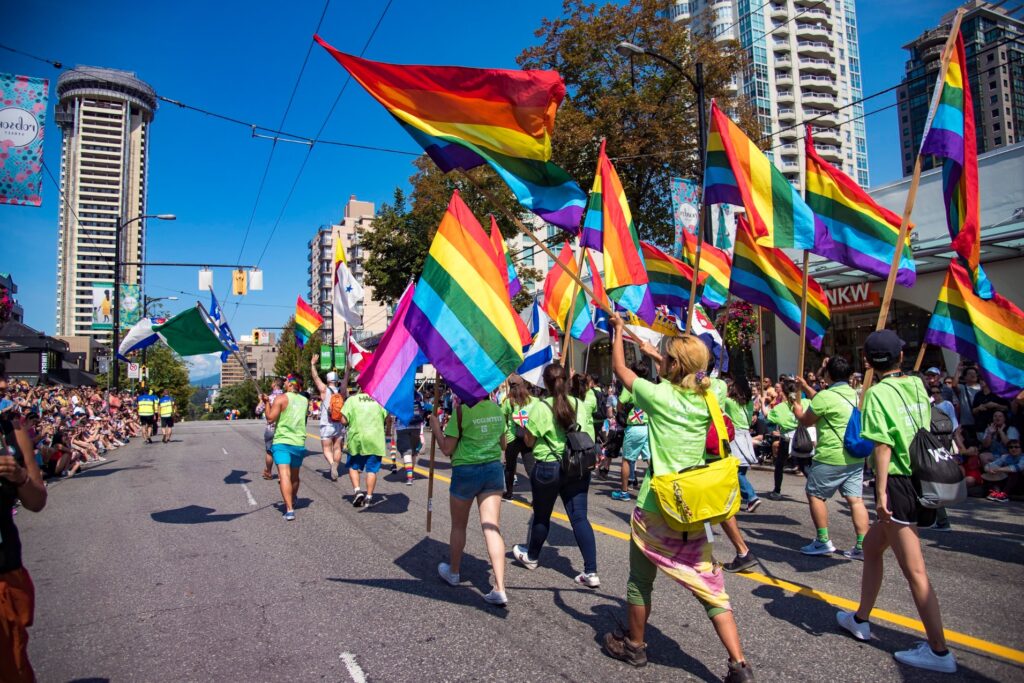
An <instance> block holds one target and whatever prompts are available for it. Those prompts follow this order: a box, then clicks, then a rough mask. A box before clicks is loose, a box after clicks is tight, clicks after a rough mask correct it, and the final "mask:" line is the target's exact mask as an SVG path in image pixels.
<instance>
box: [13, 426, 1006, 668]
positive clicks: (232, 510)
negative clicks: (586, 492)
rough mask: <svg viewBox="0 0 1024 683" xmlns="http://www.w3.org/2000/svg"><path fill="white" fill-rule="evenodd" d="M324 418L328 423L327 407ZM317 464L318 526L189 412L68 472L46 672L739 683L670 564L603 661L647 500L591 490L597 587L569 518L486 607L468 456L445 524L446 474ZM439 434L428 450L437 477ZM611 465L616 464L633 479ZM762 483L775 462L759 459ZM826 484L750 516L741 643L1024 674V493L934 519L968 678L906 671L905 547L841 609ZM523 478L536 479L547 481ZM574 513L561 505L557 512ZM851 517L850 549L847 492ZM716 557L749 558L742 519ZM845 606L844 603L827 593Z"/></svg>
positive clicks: (513, 518)
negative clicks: (461, 513)
mask: <svg viewBox="0 0 1024 683" xmlns="http://www.w3.org/2000/svg"><path fill="white" fill-rule="evenodd" d="M310 433H315V425H314V424H313V423H310ZM307 445H308V447H309V449H310V451H311V455H310V457H309V458H307V459H306V462H305V465H304V467H303V471H302V489H301V500H300V504H299V506H298V509H297V516H298V519H297V520H296V521H295V522H293V523H287V522H285V521H283V520H282V517H281V511H280V509H279V503H280V494H279V491H278V487H277V482H276V481H273V482H268V481H264V480H263V479H262V478H261V477H260V471H261V469H262V465H263V448H262V425H261V424H260V423H257V422H255V421H252V422H250V421H241V422H230V423H228V422H199V423H187V424H182V425H179V426H178V427H177V428H176V429H175V439H174V442H173V443H171V444H168V445H163V444H160V443H156V444H153V445H149V446H147V445H145V444H142V443H141V442H139V441H138V440H136V441H135V442H133V443H132V444H131V445H130V446H128V447H126V448H122V449H119V450H118V451H116V452H115V453H113V454H112V456H111V457H110V459H109V461H108V462H106V463H103V464H101V465H97V466H95V467H93V468H91V469H89V470H87V471H85V472H83V473H81V474H79V475H78V476H76V477H74V478H73V479H70V480H61V481H57V482H54V483H53V484H51V486H50V489H49V492H50V493H49V502H48V504H47V507H46V509H45V510H44V511H43V512H42V513H40V514H32V513H29V512H26V511H21V512H20V514H19V515H18V516H17V523H18V525H19V527H20V529H21V532H22V537H23V542H24V545H25V565H26V567H27V568H28V569H29V571H30V572H31V573H32V576H33V578H34V580H35V584H36V589H37V605H36V622H35V625H34V626H33V628H32V629H31V632H30V633H31V641H30V652H31V658H32V662H33V664H34V666H35V668H36V672H37V674H38V676H39V679H40V680H41V681H44V682H45V681H71V680H88V681H103V680H110V681H314V680H329V681H354V682H355V683H359V682H360V681H363V680H368V681H447V680H451V681H457V680H458V681H465V680H514V681H551V680H567V681H604V680H609V681H610V680H628V681H667V680H698V681H714V680H721V677H722V676H723V675H724V673H725V671H726V656H725V652H724V649H723V648H722V647H721V645H720V643H719V642H718V640H717V638H716V637H715V635H714V631H713V630H712V628H711V625H710V623H709V622H708V620H707V618H706V617H705V615H704V611H703V610H702V609H701V608H700V606H699V605H698V604H697V603H696V601H695V600H694V599H693V598H692V597H691V596H690V595H689V594H688V593H687V592H686V591H684V590H683V589H682V588H680V587H679V586H678V585H676V584H674V583H673V582H671V581H669V580H668V579H667V578H666V577H664V576H662V577H660V578H659V579H658V582H657V583H656V585H655V592H654V612H653V615H652V618H651V625H650V628H649V631H648V636H647V640H648V644H649V648H648V656H649V658H650V664H649V666H647V667H646V668H645V669H639V670H635V669H632V668H631V667H629V666H627V665H625V664H622V663H620V662H617V661H614V660H611V659H609V658H607V657H606V656H605V655H603V654H602V653H601V651H600V649H599V646H598V642H599V639H600V638H601V636H602V634H603V633H604V632H606V631H608V630H610V629H613V628H615V627H616V626H617V620H619V619H622V620H625V612H624V605H625V601H624V594H625V583H626V577H627V574H628V518H629V515H630V513H631V511H632V505H631V504H630V503H625V502H619V501H615V500H613V499H611V498H610V497H609V494H610V493H611V491H612V490H613V485H612V483H611V482H610V481H609V482H595V484H594V486H593V487H592V488H591V496H590V509H591V521H592V523H593V524H594V526H595V528H596V530H597V532H598V533H597V542H598V561H599V574H600V577H601V582H602V585H601V587H600V588H599V589H597V590H590V589H585V588H580V587H577V586H576V585H575V584H574V583H573V581H572V577H573V576H575V574H576V573H577V572H578V571H580V570H581V569H582V560H581V558H580V555H579V551H578V550H577V549H576V547H575V544H574V542H573V538H572V534H571V532H570V531H569V529H568V523H567V522H566V521H565V518H564V517H562V518H561V519H559V520H557V528H556V529H554V530H553V532H552V535H551V537H550V539H549V542H550V546H549V547H548V548H546V549H545V552H544V554H543V555H542V558H541V562H542V566H541V568H539V569H537V570H536V571H532V572H531V571H527V570H525V569H523V568H522V567H519V566H517V565H515V564H513V563H512V562H511V556H509V564H508V570H507V584H508V595H509V600H510V604H509V605H508V608H507V609H501V608H495V607H491V606H488V605H486V604H485V603H484V602H483V600H482V599H481V597H482V595H483V594H484V593H486V592H487V590H488V589H489V585H490V584H489V568H488V565H487V561H486V553H485V552H484V548H483V541H482V535H481V533H480V530H479V524H478V523H477V522H476V521H475V520H471V524H470V529H469V544H468V547H467V557H466V559H465V562H464V564H463V568H462V576H463V584H462V585H461V586H459V587H458V588H452V587H449V586H448V585H446V584H444V583H442V582H441V581H440V579H438V577H437V573H436V566H437V563H438V562H439V561H441V560H443V559H446V557H447V537H448V528H449V524H448V509H447V508H448V504H447V500H448V490H447V483H446V478H447V474H448V471H449V468H448V466H447V464H441V463H442V461H443V457H439V458H438V463H439V464H438V468H437V474H438V479H437V481H436V484H435V498H434V506H433V509H434V526H433V532H432V533H431V534H429V535H428V534H427V533H426V532H425V516H426V509H427V482H426V480H425V478H424V477H422V476H420V475H419V474H418V475H417V479H416V481H415V484H414V485H413V486H411V487H407V486H406V485H405V482H404V475H402V476H396V475H389V476H387V477H386V478H385V479H384V481H382V482H381V485H380V486H379V488H378V492H379V493H380V494H383V495H384V499H383V500H382V501H381V502H379V503H377V504H376V505H375V506H373V507H371V508H367V509H356V508H353V507H352V506H351V504H350V499H351V495H352V491H351V487H350V485H349V484H348V482H347V479H346V478H345V477H342V478H341V479H340V480H339V481H338V482H337V483H335V482H332V481H330V479H329V478H327V476H326V463H325V461H324V460H323V458H322V456H321V455H320V444H319V441H318V440H314V439H310V440H309V442H308V444H307ZM426 462H427V460H426V450H425V451H424V453H423V456H422V457H421V459H420V463H419V464H420V467H422V468H423V472H425V471H426V470H425V468H426ZM615 473H616V472H615V470H613V474H615ZM751 478H752V481H753V483H754V486H755V487H756V488H757V489H758V490H759V491H765V490H768V489H769V488H770V483H771V475H770V473H768V472H754V473H752V477H751ZM803 482H804V480H803V479H802V478H799V477H795V476H787V479H786V484H785V494H786V499H785V500H783V501H780V502H772V501H768V500H765V502H764V504H763V505H762V506H761V508H760V509H759V510H758V511H757V512H756V513H753V514H741V515H740V524H741V526H742V528H743V530H744V533H745V535H746V537H747V539H748V542H749V544H750V546H751V548H752V549H753V551H754V552H755V554H756V555H757V556H758V557H759V558H760V560H761V563H760V565H759V566H758V567H757V569H756V571H754V572H751V573H748V574H741V575H729V576H728V578H727V580H726V586H727V589H728V591H729V594H730V596H731V597H732V601H733V608H734V610H735V614H736V619H737V622H738V624H739V628H740V634H741V637H742V641H743V647H744V649H745V651H746V655H747V659H748V661H749V662H750V663H751V664H752V665H753V666H754V669H755V672H756V674H757V679H758V680H759V681H762V682H763V681H829V682H830V683H839V682H843V681H851V682H854V681H856V682H860V681H904V680H905V681H947V680H948V681H952V680H957V681H1001V682H1002V681H1024V628H1022V626H1024V619H1022V617H1021V614H1022V598H1021V591H1020V588H1021V586H1024V566H1022V560H1024V524H1022V522H1021V511H1022V509H1024V508H1022V504H1021V503H1009V504H997V503H990V502H988V501H985V500H973V499H972V500H969V501H967V502H966V503H965V504H963V505H962V506H959V507H958V508H957V509H954V510H951V511H950V513H951V519H952V522H953V525H954V527H955V528H954V531H953V532H952V533H944V534H940V533H937V532H933V531H924V532H922V536H923V539H924V547H925V559H926V562H927V565H928V569H929V574H930V576H931V580H932V582H933V584H934V586H935V587H936V589H937V591H938V594H939V600H940V602H941V605H942V612H943V617H944V620H945V625H946V628H947V629H948V630H949V631H950V632H951V633H950V645H951V648H952V650H953V651H954V652H955V654H956V656H957V658H958V660H959V662H960V671H959V672H958V674H956V675H955V676H949V675H942V674H929V673H928V672H922V671H919V670H916V669H910V668H906V667H903V666H902V665H899V664H897V663H896V662H895V661H894V660H893V658H892V653H893V652H894V651H896V650H899V649H904V648H907V647H910V646H912V645H913V644H914V642H915V641H917V640H921V639H923V634H922V633H921V630H920V624H919V623H918V622H917V614H916V611H915V609H914V605H913V601H912V600H911V596H910V592H909V589H908V588H907V586H906V582H905V581H904V579H903V577H902V575H901V574H900V572H899V569H898V567H897V565H896V562H895V559H894V558H892V556H891V555H890V556H889V558H888V560H887V564H886V575H887V576H886V581H885V583H884V586H883V589H882V593H881V595H880V597H879V600H878V606H877V607H878V610H879V612H876V616H875V618H874V621H873V633H874V639H873V640H872V642H870V643H859V642H856V641H854V640H853V639H852V638H850V637H848V636H847V635H846V634H845V633H844V632H841V631H840V630H839V629H838V628H837V626H836V623H835V612H836V608H835V607H834V606H833V605H834V604H838V605H842V606H848V605H852V604H853V601H856V599H857V597H858V594H859V585H860V568H861V565H860V563H859V562H856V561H848V560H845V559H842V558H841V557H805V556H803V555H801V554H800V553H799V551H798V550H797V549H798V548H799V547H800V546H802V545H804V544H805V543H807V542H809V541H810V540H811V539H812V538H813V529H812V525H811V522H810V517H809V514H808V512H807V505H806V502H805V499H804V496H803ZM526 490H527V489H526V482H525V481H524V480H522V479H521V480H520V485H519V487H518V488H517V494H522V493H524V492H526ZM527 500H528V496H523V495H517V502H515V503H512V504H505V505H503V507H502V531H503V533H504V536H505V542H506V545H507V547H508V548H509V549H510V550H511V546H512V544H513V543H522V542H523V541H524V540H525V535H526V525H527V521H528V519H529V515H530V512H529V506H528V505H527V504H526V502H525V501H527ZM556 510H560V505H559V506H556ZM830 511H831V514H832V520H831V524H830V527H831V530H832V536H833V539H834V540H835V541H836V543H837V545H838V546H839V547H841V548H846V547H849V546H850V545H852V542H853V538H854V535H853V529H852V526H851V525H850V522H849V516H848V515H847V514H846V512H845V506H843V505H840V504H839V503H837V502H835V501H833V502H832V503H831V504H830ZM716 548H717V551H716V556H717V557H718V559H719V560H720V561H723V562H726V561H728V560H730V559H731V558H732V555H733V551H732V548H731V546H730V545H729V544H728V541H727V540H726V539H725V538H724V536H718V537H717V540H716ZM829 603H832V604H829Z"/></svg>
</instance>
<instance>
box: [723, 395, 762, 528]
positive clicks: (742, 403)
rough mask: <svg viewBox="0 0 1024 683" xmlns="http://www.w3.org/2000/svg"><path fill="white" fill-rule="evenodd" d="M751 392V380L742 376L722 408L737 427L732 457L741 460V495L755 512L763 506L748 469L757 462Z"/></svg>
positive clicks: (748, 508)
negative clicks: (751, 431)
mask: <svg viewBox="0 0 1024 683" xmlns="http://www.w3.org/2000/svg"><path fill="white" fill-rule="evenodd" d="M751 394H752V391H751V389H750V382H748V381H747V380H746V378H745V377H742V376H741V377H739V378H738V379H737V380H735V381H733V382H732V384H730V385H729V390H728V394H727V395H726V397H725V403H724V404H723V405H722V410H723V411H724V412H725V414H726V415H728V416H729V419H730V420H732V425H733V427H734V428H735V435H734V436H733V440H732V442H731V443H730V444H729V446H730V447H731V450H732V457H734V458H736V459H737V460H739V461H740V471H739V473H740V495H741V497H742V499H743V502H744V503H746V506H747V512H754V511H756V510H757V508H759V507H760V506H761V499H760V498H759V497H758V496H757V490H756V489H755V488H754V486H753V484H751V483H750V480H749V479H747V471H748V470H749V469H750V466H751V465H756V464H757V454H756V453H755V452H754V440H753V438H752V437H751V436H750V417H751V415H752V414H753V412H754V400H753V396H752V395H751Z"/></svg>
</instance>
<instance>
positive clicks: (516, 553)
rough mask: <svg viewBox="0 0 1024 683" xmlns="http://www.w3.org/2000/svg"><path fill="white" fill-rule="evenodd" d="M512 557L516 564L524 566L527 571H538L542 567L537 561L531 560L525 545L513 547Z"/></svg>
mask: <svg viewBox="0 0 1024 683" xmlns="http://www.w3.org/2000/svg"><path fill="white" fill-rule="evenodd" d="M512 557H514V558H516V562H518V563H519V564H521V565H523V566H524V567H526V568H527V569H536V568H537V567H538V566H540V562H538V561H537V560H531V559H530V556H529V554H528V553H527V550H526V546H525V545H514V546H512Z"/></svg>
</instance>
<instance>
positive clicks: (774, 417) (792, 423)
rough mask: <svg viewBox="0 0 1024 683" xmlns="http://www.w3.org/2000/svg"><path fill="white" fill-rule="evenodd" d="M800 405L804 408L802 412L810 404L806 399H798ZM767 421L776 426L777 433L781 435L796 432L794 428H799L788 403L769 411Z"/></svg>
mask: <svg viewBox="0 0 1024 683" xmlns="http://www.w3.org/2000/svg"><path fill="white" fill-rule="evenodd" d="M800 405H802V406H803V407H804V410H807V408H808V407H810V405H811V402H810V401H808V400H807V399H806V398H802V399H800ZM768 421H769V422H771V423H772V424H773V425H776V426H778V428H779V431H781V432H783V433H785V432H793V431H796V428H797V427H798V426H799V424H798V423H797V421H796V415H794V414H793V409H792V408H791V407H790V406H789V401H783V402H782V403H780V404H779V405H777V406H775V407H774V408H772V409H771V410H769V411H768Z"/></svg>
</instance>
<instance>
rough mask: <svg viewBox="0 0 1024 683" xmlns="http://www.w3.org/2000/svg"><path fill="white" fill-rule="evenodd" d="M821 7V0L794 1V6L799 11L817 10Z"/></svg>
mask: <svg viewBox="0 0 1024 683" xmlns="http://www.w3.org/2000/svg"><path fill="white" fill-rule="evenodd" d="M821 5H822V2H821V0H793V6H794V7H796V8H797V11H799V10H801V9H817V8H819V7H821Z"/></svg>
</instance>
